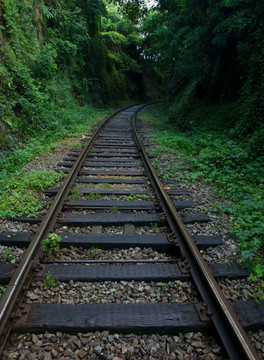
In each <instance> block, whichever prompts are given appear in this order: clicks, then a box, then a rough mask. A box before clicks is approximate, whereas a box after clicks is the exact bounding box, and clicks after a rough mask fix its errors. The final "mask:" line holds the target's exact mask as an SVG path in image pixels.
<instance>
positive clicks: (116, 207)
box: [110, 206, 119, 214]
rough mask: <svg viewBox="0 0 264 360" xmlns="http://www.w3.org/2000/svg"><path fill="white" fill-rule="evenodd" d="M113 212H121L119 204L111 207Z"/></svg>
mask: <svg viewBox="0 0 264 360" xmlns="http://www.w3.org/2000/svg"><path fill="white" fill-rule="evenodd" d="M110 211H111V213H112V214H116V213H118V212H119V209H118V206H113V207H112V208H111V209H110Z"/></svg>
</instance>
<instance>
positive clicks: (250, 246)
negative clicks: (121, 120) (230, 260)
mask: <svg viewBox="0 0 264 360" xmlns="http://www.w3.org/2000/svg"><path fill="white" fill-rule="evenodd" d="M141 118H142V119H144V120H145V121H146V122H148V123H149V124H150V125H151V126H152V127H153V131H152V134H151V137H152V138H153V139H154V140H155V141H156V142H157V143H158V148H157V149H156V152H157V153H164V154H169V153H173V154H176V155H177V156H178V157H179V161H178V162H177V164H172V165H171V167H170V169H168V172H169V175H174V176H176V177H177V178H178V179H180V180H182V181H185V182H189V181H195V180H202V181H204V182H207V183H209V184H210V185H211V186H212V187H213V189H214V190H215V191H216V192H217V193H218V195H219V196H220V197H222V198H225V200H226V201H225V203H226V205H225V206H217V207H216V211H223V212H224V213H226V214H228V215H229V219H230V229H231V232H232V233H233V234H234V235H235V237H236V238H237V240H238V241H239V244H240V249H241V264H243V266H244V267H246V268H247V269H248V271H249V273H250V277H251V279H252V280H254V281H259V280H260V279H263V277H264V254H263V253H264V251H263V250H264V174H263V165H264V157H263V156H262V157H261V156H258V157H257V156H253V155H252V153H251V151H250V146H248V144H247V143H244V144H241V143H240V142H239V141H238V140H236V139H235V138H234V137H231V135H230V134H229V133H228V132H225V133H223V131H221V132H220V131H219V132H218V131H216V130H209V129H206V128H203V129H199V128H196V129H195V130H194V131H193V132H192V131H190V132H186V133H181V132H179V131H178V130H177V129H176V128H175V126H173V125H172V124H171V123H169V120H168V117H167V116H165V115H164V113H163V112H162V110H161V109H158V108H157V107H156V108H154V109H153V110H149V111H148V112H147V113H145V114H144V115H142V116H141ZM156 167H158V164H156ZM262 288H264V282H263V281H262ZM260 297H262V298H264V292H263V290H262V289H260Z"/></svg>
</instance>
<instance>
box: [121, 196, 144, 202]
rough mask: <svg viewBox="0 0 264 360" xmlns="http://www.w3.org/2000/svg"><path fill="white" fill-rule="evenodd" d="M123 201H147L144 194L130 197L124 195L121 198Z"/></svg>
mask: <svg viewBox="0 0 264 360" xmlns="http://www.w3.org/2000/svg"><path fill="white" fill-rule="evenodd" d="M123 199H124V200H126V201H137V200H143V199H147V195H145V194H130V195H125V196H124V197H123Z"/></svg>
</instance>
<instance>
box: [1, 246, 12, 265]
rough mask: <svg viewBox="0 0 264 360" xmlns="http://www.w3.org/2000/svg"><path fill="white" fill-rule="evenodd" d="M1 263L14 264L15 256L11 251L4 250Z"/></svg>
mask: <svg viewBox="0 0 264 360" xmlns="http://www.w3.org/2000/svg"><path fill="white" fill-rule="evenodd" d="M3 262H5V263H14V262H15V255H14V254H13V251H12V250H11V249H6V251H5V254H4V258H3Z"/></svg>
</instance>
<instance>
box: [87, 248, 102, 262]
mask: <svg viewBox="0 0 264 360" xmlns="http://www.w3.org/2000/svg"><path fill="white" fill-rule="evenodd" d="M89 252H90V259H91V260H94V259H96V258H97V256H98V255H100V254H101V252H102V250H101V249H98V248H95V247H91V249H90V250H89Z"/></svg>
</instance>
